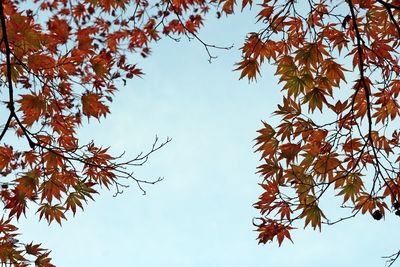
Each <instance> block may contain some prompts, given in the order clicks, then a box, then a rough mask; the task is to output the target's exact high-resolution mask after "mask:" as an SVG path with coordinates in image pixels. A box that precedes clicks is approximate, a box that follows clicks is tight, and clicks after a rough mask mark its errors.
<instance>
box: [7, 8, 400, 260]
mask: <svg viewBox="0 0 400 267" xmlns="http://www.w3.org/2000/svg"><path fill="white" fill-rule="evenodd" d="M0 2H1V4H0V22H1V32H0V36H1V43H0V49H1V53H0V61H1V63H2V65H1V66H2V67H1V69H0V77H1V80H0V83H1V85H2V88H3V90H2V92H3V93H2V95H1V97H2V100H3V101H2V114H7V115H6V116H4V117H3V120H4V121H3V122H2V123H3V125H2V129H1V132H0V140H1V144H0V172H1V174H2V176H3V178H2V181H1V182H0V183H1V186H2V189H1V192H0V195H1V199H2V201H3V203H4V216H3V219H1V220H0V233H1V236H0V262H1V263H2V264H3V265H6V264H8V265H9V266H29V265H30V264H35V265H36V266H54V265H53V264H52V263H51V259H50V256H49V251H48V250H45V249H43V248H42V247H41V245H40V244H34V243H30V244H22V243H20V242H19V241H18V239H17V228H16V227H15V226H14V225H15V220H17V219H18V218H19V217H20V216H21V215H23V214H24V213H25V210H26V208H27V206H28V205H29V206H36V207H37V213H38V216H39V219H42V218H43V219H45V220H47V221H48V222H49V223H51V222H53V221H56V222H58V223H59V224H61V223H62V221H63V220H65V219H66V218H67V215H68V214H69V213H71V214H75V213H76V211H77V209H78V208H80V209H83V205H84V204H85V202H87V201H88V200H90V199H93V196H94V194H96V193H97V190H98V189H97V188H99V187H105V188H109V189H114V190H115V192H116V194H118V193H120V192H121V190H122V189H121V188H123V187H125V186H127V183H126V182H125V179H129V180H132V181H133V182H134V183H135V184H137V185H138V186H139V188H141V189H142V190H143V192H144V189H143V187H142V186H143V185H145V184H153V183H156V182H158V181H159V180H157V179H156V180H154V181H150V180H142V179H140V178H138V177H136V176H134V175H133V171H132V169H133V168H134V167H137V166H141V165H143V164H144V163H145V162H146V161H147V159H148V157H149V156H150V155H151V154H152V153H153V152H155V151H157V150H158V149H159V148H161V147H162V146H164V145H165V144H166V143H167V142H169V140H170V139H167V140H166V141H164V142H159V140H158V139H156V140H155V143H154V144H153V146H152V147H150V148H149V151H148V152H144V153H140V154H139V155H138V156H137V157H135V158H133V159H125V158H124V156H123V155H110V153H109V152H108V150H109V149H108V148H104V147H101V146H99V145H96V144H95V143H94V142H89V143H87V144H82V142H81V141H80V140H78V138H77V131H78V128H79V127H81V126H82V125H83V124H84V123H85V122H86V121H87V120H94V119H96V120H100V119H103V118H104V117H106V116H107V114H109V113H110V103H111V102H112V100H113V97H114V94H115V93H116V91H117V88H120V87H123V86H124V85H125V84H126V81H127V79H132V78H134V77H140V76H141V75H143V72H142V70H141V69H140V67H139V66H138V65H137V64H136V63H137V62H131V61H132V60H133V57H132V56H131V55H138V56H141V57H147V56H150V55H151V46H152V45H155V43H156V41H157V40H159V39H160V38H162V37H167V38H171V39H173V40H176V39H177V38H179V36H181V35H182V36H187V37H188V38H191V39H195V40H197V41H198V42H200V43H201V44H202V45H203V46H204V49H205V50H206V52H207V53H208V56H209V59H210V60H211V59H212V58H213V53H212V51H211V50H212V49H229V47H223V46H216V45H214V44H209V43H206V42H204V41H203V40H202V39H201V36H200V35H199V29H200V28H201V27H202V26H203V24H206V18H207V15H208V13H210V12H213V14H214V13H215V14H216V15H217V17H219V18H221V19H222V18H223V17H225V16H231V15H234V13H235V12H240V10H243V9H251V12H254V17H255V20H256V21H257V23H258V24H257V25H258V28H260V29H259V30H257V31H254V32H249V33H248V35H247V37H246V39H245V40H244V44H243V46H242V48H241V50H242V58H241V59H238V63H237V64H236V66H235V70H236V71H238V72H239V73H240V75H239V78H240V79H242V78H247V79H248V80H249V81H255V80H256V79H257V77H258V76H259V75H261V73H262V68H263V67H268V68H274V69H275V71H276V72H275V75H276V76H277V77H278V79H279V84H280V85H277V88H276V90H275V92H274V90H273V89H271V93H278V91H277V90H278V89H281V90H282V92H283V94H284V97H283V99H282V102H281V103H280V104H279V105H278V107H277V110H276V111H275V112H274V115H276V116H279V117H280V121H281V123H280V124H279V125H271V124H270V123H268V121H266V122H263V126H262V128H261V129H260V130H259V135H258V137H257V138H256V150H257V153H259V154H260V156H261V160H262V164H261V165H260V166H259V168H258V172H259V173H260V175H261V177H262V180H261V182H260V185H261V187H262V190H263V193H262V195H261V196H260V198H259V200H258V202H257V203H255V205H254V206H255V208H256V209H258V210H259V212H260V216H259V218H255V219H254V221H253V224H254V225H255V227H256V229H257V231H258V232H259V236H258V239H259V242H260V243H267V242H270V241H273V240H277V242H278V244H279V245H280V244H281V243H282V242H283V241H284V240H285V239H289V240H292V237H291V234H290V233H291V231H292V230H293V229H294V228H295V225H296V223H297V221H302V222H303V223H304V226H305V227H307V226H310V227H312V228H313V229H321V227H322V225H323V224H327V225H331V224H335V223H338V222H340V221H343V220H346V219H351V218H354V217H356V216H357V215H359V214H369V215H370V216H371V217H372V218H373V219H375V220H381V219H382V218H383V217H384V216H392V215H394V216H395V215H400V200H399V198H400V165H399V164H400V163H399V162H400V156H399V142H400V130H399V129H398V127H397V125H396V124H397V120H398V116H399V115H400V112H399V103H398V96H399V93H400V77H399V76H400V66H399V59H400V55H399V51H398V50H399V46H400V42H399V39H400V38H399V37H400V25H399V21H400V1H398V0H386V1H385V0H344V1H341V2H338V1H332V0H315V1H314V0H307V1H294V0H289V1H286V0H264V1H260V2H257V3H256V2H254V3H253V1H252V0H243V1H242V2H239V3H237V2H236V1H235V0H218V1H216V0H211V1H205V0H162V1H148V0H136V1H129V0H121V1H110V0H84V1H78V0H70V1H67V0H49V1H46V0H41V1H39V0H35V1H32V2H31V1H16V0H15V1H11V0H8V1H6V0H1V1H0ZM249 19H253V18H249ZM339 90H340V91H339ZM321 114H322V116H321ZM10 135H14V136H17V137H18V138H19V140H18V144H14V143H12V142H14V141H6V137H7V136H9V137H10ZM10 142H11V143H10ZM331 197H336V198H339V199H341V201H342V202H343V204H342V205H340V206H339V207H338V208H343V209H346V210H348V216H346V217H340V218H331V216H330V215H329V214H328V213H327V212H326V211H325V210H323V209H322V208H321V205H320V203H321V202H323V201H329V199H330V198H331ZM249 228H250V227H249ZM399 255H400V252H398V253H395V254H393V255H391V256H390V257H389V258H388V260H389V264H392V263H393V262H394V260H396V259H397V257H399Z"/></svg>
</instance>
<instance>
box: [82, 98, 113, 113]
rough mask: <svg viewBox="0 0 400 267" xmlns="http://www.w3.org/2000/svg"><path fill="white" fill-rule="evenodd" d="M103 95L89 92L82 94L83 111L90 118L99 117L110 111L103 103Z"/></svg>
mask: <svg viewBox="0 0 400 267" xmlns="http://www.w3.org/2000/svg"><path fill="white" fill-rule="evenodd" d="M101 98H102V97H101V95H100V94H96V93H91V92H87V93H86V94H84V95H82V98H81V100H82V111H83V114H84V115H86V116H87V117H88V118H90V117H95V118H97V119H99V118H100V117H101V116H104V117H105V116H106V114H107V113H109V112H110V110H109V109H108V107H107V106H106V105H104V104H103V101H102V100H101Z"/></svg>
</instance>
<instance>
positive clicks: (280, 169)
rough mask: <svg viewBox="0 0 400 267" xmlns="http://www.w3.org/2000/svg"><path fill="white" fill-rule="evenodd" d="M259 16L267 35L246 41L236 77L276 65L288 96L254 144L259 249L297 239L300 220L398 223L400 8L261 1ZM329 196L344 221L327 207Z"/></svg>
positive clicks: (358, 2) (378, 3)
mask: <svg viewBox="0 0 400 267" xmlns="http://www.w3.org/2000/svg"><path fill="white" fill-rule="evenodd" d="M223 2H224V3H225V4H224V7H225V6H227V7H226V8H225V9H224V10H225V12H227V13H231V12H232V10H231V9H232V7H233V4H232V2H230V1H223ZM251 4H252V1H246V0H245V1H243V2H242V6H243V7H245V6H246V5H251ZM258 9H259V13H258V15H257V18H258V21H259V23H260V24H262V27H261V30H259V31H258V32H253V33H250V34H249V35H248V37H247V39H246V41H245V43H244V46H243V47H242V51H243V59H242V60H241V61H240V62H239V63H238V65H237V70H239V71H241V76H240V78H244V77H247V78H248V79H249V80H255V79H256V77H257V76H258V75H259V74H260V72H261V71H260V70H261V66H262V65H263V64H266V62H268V63H270V64H269V65H273V66H275V67H276V73H275V75H276V76H277V77H278V78H279V83H280V84H282V91H283V94H284V96H283V101H282V103H281V104H280V105H278V108H277V110H276V111H275V112H274V115H276V116H279V118H280V121H281V123H280V124H279V125H277V126H274V125H270V124H269V123H267V122H264V125H263V127H262V129H260V130H259V136H258V137H257V138H256V146H257V151H258V152H259V153H261V160H262V161H263V164H262V165H261V166H259V168H258V171H259V173H260V174H261V176H262V178H263V180H262V182H261V186H262V189H263V193H262V195H261V196H260V198H259V201H258V202H257V203H255V207H256V208H257V209H258V210H259V211H260V213H261V215H262V216H261V217H260V218H259V219H258V220H255V222H254V224H255V225H256V227H257V230H258V232H259V236H258V239H259V242H260V243H267V242H269V241H272V240H274V239H276V240H277V241H278V243H279V245H281V243H282V242H283V240H284V239H289V240H291V235H290V232H291V230H292V229H293V228H294V223H295V222H296V221H304V227H307V226H311V227H312V228H313V229H321V225H322V224H327V225H332V224H335V223H338V222H340V221H343V220H346V219H350V218H354V217H356V216H357V215H358V214H370V215H371V216H372V218H373V219H375V220H381V219H382V218H383V217H384V216H391V215H392V214H393V215H398V216H399V215H400V199H399V198H400V150H399V141H400V131H399V129H398V125H396V124H398V119H399V118H398V116H399V115H400V110H399V101H398V96H399V93H400V66H399V59H400V53H399V52H400V51H399V47H400V38H399V37H400V1H398V0H387V1H384V0H345V1H341V2H338V1H313V0H308V1H279V0H271V1H269V0H264V1H263V3H262V4H261V5H259V7H258ZM339 89H340V91H339ZM317 113H321V114H323V116H318V114H317ZM396 120H397V122H396ZM331 194H333V195H334V196H336V197H337V198H340V199H342V202H343V204H342V205H341V207H342V208H344V209H347V210H348V211H349V212H348V216H346V217H339V218H332V216H328V214H327V212H326V211H325V210H323V208H321V203H322V202H324V201H325V199H326V198H327V197H328V196H329V195H331ZM328 199H329V197H328ZM399 255H400V251H399V252H397V253H395V254H393V255H391V256H389V257H388V263H389V265H392V264H393V262H394V261H395V260H396V259H397V258H398V257H399Z"/></svg>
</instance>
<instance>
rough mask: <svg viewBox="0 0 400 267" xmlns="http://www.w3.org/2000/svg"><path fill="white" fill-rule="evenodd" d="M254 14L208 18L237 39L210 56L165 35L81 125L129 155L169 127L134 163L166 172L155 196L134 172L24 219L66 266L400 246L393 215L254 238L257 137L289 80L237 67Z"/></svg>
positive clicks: (213, 33) (306, 257) (148, 171)
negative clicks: (66, 215) (60, 213)
mask: <svg viewBox="0 0 400 267" xmlns="http://www.w3.org/2000/svg"><path fill="white" fill-rule="evenodd" d="M253 22H254V19H253V14H251V15H249V14H244V15H238V16H232V17H230V18H228V19H221V20H219V21H218V20H216V19H214V20H210V21H208V22H207V23H206V24H207V25H206V27H205V28H204V30H202V31H201V32H200V36H201V37H202V39H203V40H204V41H207V42H210V43H214V44H217V45H228V46H229V45H231V44H232V43H233V44H235V47H234V48H233V49H232V50H230V51H222V50H221V51H213V53H214V54H215V55H217V56H218V59H216V60H214V61H213V63H212V64H209V63H208V61H207V59H208V57H207V54H206V52H205V50H204V48H203V47H202V46H201V45H200V44H199V43H198V42H196V41H192V42H187V41H186V40H185V39H184V38H182V42H180V43H175V42H173V41H172V40H169V39H165V40H163V41H161V42H159V43H158V44H156V45H155V46H154V49H153V54H152V55H151V56H150V57H149V58H148V59H146V60H144V61H143V60H141V62H142V64H141V66H142V67H143V69H144V72H145V73H146V76H144V77H143V79H134V80H132V81H130V82H129V83H128V85H127V86H126V87H125V88H121V90H120V92H119V93H118V94H117V96H116V98H115V101H114V103H113V105H112V107H111V111H112V114H111V115H110V116H108V117H107V119H106V120H103V121H102V123H101V124H100V125H99V124H97V123H95V122H94V121H93V123H91V124H90V125H89V126H88V127H86V128H84V129H82V132H81V135H82V138H83V139H87V140H90V139H95V140H96V142H97V143H98V144H103V145H104V146H108V145H111V146H112V147H113V151H115V153H116V154H118V153H119V152H122V151H124V150H125V151H127V156H131V157H133V156H135V155H136V154H137V153H138V152H139V151H142V150H146V149H147V148H149V147H150V145H151V143H152V142H153V140H154V136H155V135H156V134H157V135H158V136H159V137H160V138H161V139H163V138H166V137H167V136H169V137H172V138H173V141H172V142H171V143H170V144H169V145H167V146H166V147H165V148H164V149H162V150H161V151H159V152H158V153H157V154H155V155H153V157H152V158H151V159H150V161H149V162H148V164H146V165H145V166H144V167H142V168H137V169H136V174H137V175H138V177H143V178H147V177H149V178H151V177H154V178H157V177H158V176H163V177H164V178H165V180H164V181H162V182H161V183H159V184H157V185H155V186H148V187H147V188H146V189H147V195H146V196H142V195H141V192H140V191H139V190H138V189H137V187H136V186H135V185H134V184H133V183H132V186H131V188H130V189H128V190H125V193H124V194H123V195H120V196H118V197H117V198H113V197H112V195H113V192H107V191H104V192H103V194H101V195H100V196H97V197H96V202H90V203H89V205H87V206H86V207H85V212H78V213H77V215H76V217H75V218H72V217H71V218H70V219H69V221H67V222H65V223H64V225H63V227H62V228H61V227H59V226H58V225H55V224H54V225H52V226H51V227H50V228H48V226H47V224H46V222H44V221H43V222H41V223H36V219H34V220H32V216H30V215H28V219H22V220H21V224H22V226H21V228H22V231H23V232H24V235H23V237H22V238H23V240H24V241H27V242H30V241H31V240H33V241H36V242H42V243H43V246H44V247H47V248H51V249H52V250H53V251H52V257H53V258H54V262H55V263H56V265H57V266H58V267H71V266H74V267H91V266H93V267H95V266H96V267H109V266H141V267H142V266H143V267H204V266H210V267H214V266H215V267H225V266H227V267H228V266H229V267H245V266H256V265H257V266H282V267H285V266H288V267H289V266H291V267H292V266H307V267H314V266H315V267H317V266H384V260H383V259H381V258H380V256H382V255H386V254H390V253H392V252H394V251H395V250H397V249H398V247H397V246H398V242H397V241H398V240H399V237H400V234H399V231H398V223H399V218H398V217H395V216H388V217H387V218H386V219H385V221H383V220H382V221H379V222H376V221H373V220H372V219H371V218H370V217H368V216H365V217H360V218H358V219H357V220H353V221H348V222H344V223H342V224H339V225H335V226H333V227H323V231H322V233H319V232H314V231H311V230H302V225H299V229H298V230H295V231H293V232H292V235H293V236H292V237H293V240H294V242H295V243H294V244H291V243H288V242H285V243H284V245H283V246H282V247H281V248H278V245H277V244H276V243H273V244H269V245H257V242H256V240H255V239H256V237H257V233H256V232H254V231H253V230H254V227H253V226H252V224H251V222H252V218H253V217H254V216H258V213H257V211H256V210H255V209H253V208H252V203H254V202H256V201H257V198H258V196H259V193H260V190H259V186H258V185H257V182H259V181H260V179H259V177H258V175H257V174H255V169H256V166H258V165H259V162H258V156H259V155H256V154H254V153H253V150H254V148H253V145H254V142H253V141H252V140H253V139H254V138H255V137H256V136H257V133H256V130H257V129H259V128H260V127H261V120H268V121H274V120H275V121H276V118H272V117H271V116H270V114H271V112H272V111H273V110H274V108H275V106H276V105H277V104H278V102H279V101H280V96H279V88H280V86H279V85H277V82H276V79H275V78H274V77H273V73H274V69H273V67H265V68H264V69H263V70H262V75H263V76H262V78H260V79H258V82H257V83H252V84H248V82H247V81H238V80H237V79H238V76H239V74H238V73H237V72H232V69H233V68H234V66H233V64H234V62H236V61H238V60H239V58H240V53H239V50H238V49H239V48H240V46H241V45H242V42H243V38H244V35H245V33H247V32H249V31H255V30H256V26H254V25H253ZM276 123H277V122H276ZM329 204H330V203H328V205H327V206H329ZM32 212H33V210H32ZM331 214H335V211H334V210H333V211H332V212H331V213H328V214H327V215H331Z"/></svg>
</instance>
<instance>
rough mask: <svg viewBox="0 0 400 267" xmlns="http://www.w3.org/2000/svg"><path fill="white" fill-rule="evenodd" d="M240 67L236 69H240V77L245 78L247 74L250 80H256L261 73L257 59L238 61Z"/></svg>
mask: <svg viewBox="0 0 400 267" xmlns="http://www.w3.org/2000/svg"><path fill="white" fill-rule="evenodd" d="M236 65H238V67H237V68H236V69H235V70H240V71H241V74H240V78H239V79H243V78H244V77H245V76H247V78H248V79H249V81H252V80H256V76H257V74H260V66H259V64H258V62H257V60H255V59H251V58H250V59H248V58H246V59H243V60H242V61H241V62H239V63H236Z"/></svg>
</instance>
